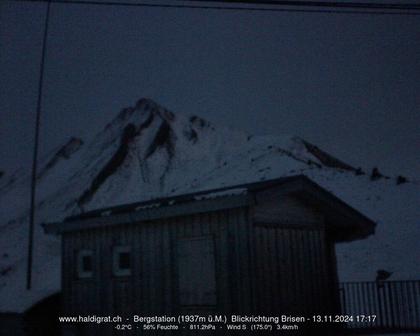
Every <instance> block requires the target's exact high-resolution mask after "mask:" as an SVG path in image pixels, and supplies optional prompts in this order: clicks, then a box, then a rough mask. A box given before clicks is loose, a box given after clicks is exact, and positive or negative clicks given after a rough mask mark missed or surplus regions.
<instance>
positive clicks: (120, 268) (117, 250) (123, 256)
mask: <svg viewBox="0 0 420 336" xmlns="http://www.w3.org/2000/svg"><path fill="white" fill-rule="evenodd" d="M112 268H113V273H114V275H116V276H128V275H131V248H130V247H129V246H115V247H114V252H113V267H112Z"/></svg>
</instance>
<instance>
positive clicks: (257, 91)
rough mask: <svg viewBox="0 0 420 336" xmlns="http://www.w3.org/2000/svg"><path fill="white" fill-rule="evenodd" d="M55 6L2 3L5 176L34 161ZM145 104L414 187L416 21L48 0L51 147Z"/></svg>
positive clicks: (418, 90)
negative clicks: (306, 147)
mask: <svg viewBox="0 0 420 336" xmlns="http://www.w3.org/2000/svg"><path fill="white" fill-rule="evenodd" d="M394 2H395V1H394ZM45 9H46V5H45V4H36V3H32V4H30V3H12V2H10V1H1V3H0V24H1V26H0V135H1V141H0V157H1V160H0V169H5V170H8V171H9V170H11V169H13V168H15V167H16V166H18V165H21V164H28V163H30V160H31V150H32V141H33V123H34V120H35V109H36V98H37V81H38V74H39V61H40V55H41V42H42V29H43V20H44V15H45ZM141 97H150V98H153V99H154V100H156V101H157V102H159V103H161V104H162V105H164V106H166V107H167V108H169V109H171V110H173V111H174V112H183V113H189V114H197V115H200V116H202V117H204V118H206V119H208V120H210V121H212V122H214V123H215V124H221V125H230V126H233V127H235V128H238V129H243V130H246V131H249V132H251V133H255V134H278V135H281V134H296V135H300V136H302V137H304V138H306V139H307V140H309V141H312V142H313V143H315V144H317V145H318V146H320V147H321V148H323V149H325V150H326V151H328V152H330V153H332V154H334V155H336V156H338V157H339V158H341V159H343V160H344V161H347V162H349V163H350V164H353V165H355V166H363V167H366V168H371V167H372V166H374V165H378V166H379V167H380V168H381V169H382V170H383V171H384V172H386V173H389V174H390V175H396V174H406V175H408V176H415V175H417V178H418V171H419V168H420V155H419V146H420V134H419V133H420V132H419V125H420V16H399V15H349V14H314V13H309V14H308V13H268V12H255V11H252V12H243V11H241V12H233V11H215V10H189V9H157V8H121V7H118V8H117V7H108V6H80V5H63V4H54V5H52V8H51V24H50V34H49V40H48V50H47V60H46V68H45V91H44V104H43V110H42V113H43V115H42V124H41V127H42V128H41V131H42V134H41V139H40V140H41V152H42V153H45V152H46V151H48V150H50V149H51V148H53V147H55V146H56V145H58V144H59V143H60V142H64V141H65V140H66V139H67V138H68V137H69V136H72V135H75V136H81V137H82V138H85V139H88V138H89V137H90V136H92V135H93V134H94V133H96V132H97V131H98V130H99V129H100V128H102V127H103V126H104V125H105V124H106V123H107V122H108V121H109V120H110V119H111V118H113V117H114V116H115V115H116V114H117V113H118V112H119V111H120V109H121V108H122V107H125V106H129V105H132V104H134V103H135V102H136V101H137V99H139V98H141ZM28 168H29V166H28Z"/></svg>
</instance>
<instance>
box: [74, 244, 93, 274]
mask: <svg viewBox="0 0 420 336" xmlns="http://www.w3.org/2000/svg"><path fill="white" fill-rule="evenodd" d="M92 276H93V251H92V250H80V251H79V252H78V254H77V277H78V278H80V279H85V278H91V277H92Z"/></svg>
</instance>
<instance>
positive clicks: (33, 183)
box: [26, 1, 51, 290]
mask: <svg viewBox="0 0 420 336" xmlns="http://www.w3.org/2000/svg"><path fill="white" fill-rule="evenodd" d="M50 7H51V1H48V4H47V13H46V16H45V26H44V38H43V40H42V54H41V64H40V73H39V81H38V101H37V106H36V121H35V139H34V152H33V160H32V179H31V207H30V215H29V235H28V236H29V237H28V260H27V272H26V289H28V290H29V289H31V284H32V261H33V241H34V222H35V196H36V173H37V160H38V140H39V121H40V119H41V106H42V91H43V86H44V66H45V51H46V49H47V37H48V25H49V19H50Z"/></svg>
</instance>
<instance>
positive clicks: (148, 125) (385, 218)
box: [0, 99, 420, 311]
mask: <svg viewBox="0 0 420 336" xmlns="http://www.w3.org/2000/svg"><path fill="white" fill-rule="evenodd" d="M39 172H40V173H39V174H38V192H37V195H38V202H37V214H36V220H37V223H42V222H51V221H57V220H61V219H63V218H65V217H66V216H69V215H74V214H77V213H80V212H81V211H88V210H93V209H98V208H102V207H108V206H113V205H120V204H125V203H131V202H138V201H142V200H149V199H153V198H159V197H164V196H171V195H179V194H184V193H189V192H194V191H199V190H205V189H214V188H220V187H225V186H229V185H236V184H241V183H246V182H257V181H262V180H268V179H272V178H278V177H282V176H291V175H298V174H305V175H306V176H308V177H309V178H311V179H312V180H313V181H315V182H316V183H318V184H319V185H321V186H322V187H324V188H325V189H327V190H328V191H330V192H332V193H333V194H335V195H336V196H337V197H339V198H340V199H342V200H343V201H345V202H346V203H348V204H349V205H350V206H352V207H354V208H355V209H357V210H358V211H360V212H362V213H363V214H364V215H366V216H367V217H369V218H371V219H372V220H374V221H375V222H376V223H377V224H378V225H377V229H376V233H375V235H374V236H371V237H369V238H367V239H365V240H362V241H356V242H352V243H343V244H339V245H338V246H337V254H338V269H339V275H340V279H341V280H342V281H351V280H353V281H362V280H374V279H375V276H376V271H377V270H378V269H384V270H387V271H389V272H393V274H392V276H391V279H420V269H419V264H418V255H420V244H418V237H419V236H420V225H419V218H420V216H419V215H420V211H419V207H418V198H419V195H420V186H419V183H418V182H416V181H413V180H412V179H408V181H407V179H406V178H404V177H399V178H397V176H389V177H387V176H382V174H381V173H380V172H379V171H374V172H370V171H367V172H364V171H363V169H355V168H353V167H351V166H350V165H348V164H346V163H344V162H342V161H340V160H338V159H336V158H334V157H332V156H331V155H328V154H327V153H325V152H324V151H322V150H321V149H319V148H318V147H316V146H314V145H313V144H310V143H308V142H306V141H304V140H303V139H301V138H299V137H289V136H283V137H278V136H252V135H250V134H246V133H244V132H239V131H235V130H232V129H227V128H220V127H215V126H213V125H211V124H210V123H208V122H207V121H205V120H203V119H201V118H199V117H197V116H186V115H182V114H174V113H172V112H170V111H168V110H166V109H165V108H163V107H161V106H159V105H157V104H156V103H155V102H153V101H151V100H149V99H141V100H140V101H139V102H138V103H137V104H136V105H135V106H134V107H130V108H126V109H124V110H122V111H121V112H120V113H119V114H118V115H117V117H116V118H115V119H114V120H112V121H111V122H110V123H109V124H108V125H107V126H106V127H105V128H104V129H103V130H101V131H100V132H99V133H98V134H97V135H96V136H95V137H94V138H93V140H92V141H91V142H89V143H83V141H81V140H80V139H76V138H72V139H70V140H69V141H68V142H66V143H64V144H63V146H59V147H57V148H56V150H54V151H52V152H50V153H48V154H47V155H46V156H45V157H44V158H43V159H42V160H41V161H40V168H39ZM396 175H397V174H396ZM29 182H30V172H29V171H25V170H23V169H20V170H17V171H16V172H14V173H12V174H8V173H7V172H6V173H3V175H2V176H1V177H0V311H23V310H25V309H26V308H27V307H29V306H30V305H31V304H32V303H33V302H36V301H38V300H39V299H41V298H43V297H45V296H47V295H49V294H52V293H54V292H56V291H58V290H59V284H60V280H59V279H60V277H59V270H60V267H59V266H60V247H59V241H58V239H57V238H55V237H51V236H46V235H45V234H44V232H43V230H42V228H41V226H40V225H37V226H36V230H35V250H34V274H33V277H34V279H33V280H34V289H33V290H32V291H31V292H29V293H28V292H27V291H26V290H25V287H24V286H25V271H26V258H25V256H26V242H27V227H28V204H29V200H28V193H29V185H30V183H29ZM236 192H238V193H241V192H243V191H242V190H237V191H236ZM220 196H223V195H217V194H215V195H212V197H220ZM416 201H417V202H416ZM103 215H104V216H106V215H107V214H106V213H104V214H103ZM16 298H19V299H16Z"/></svg>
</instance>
